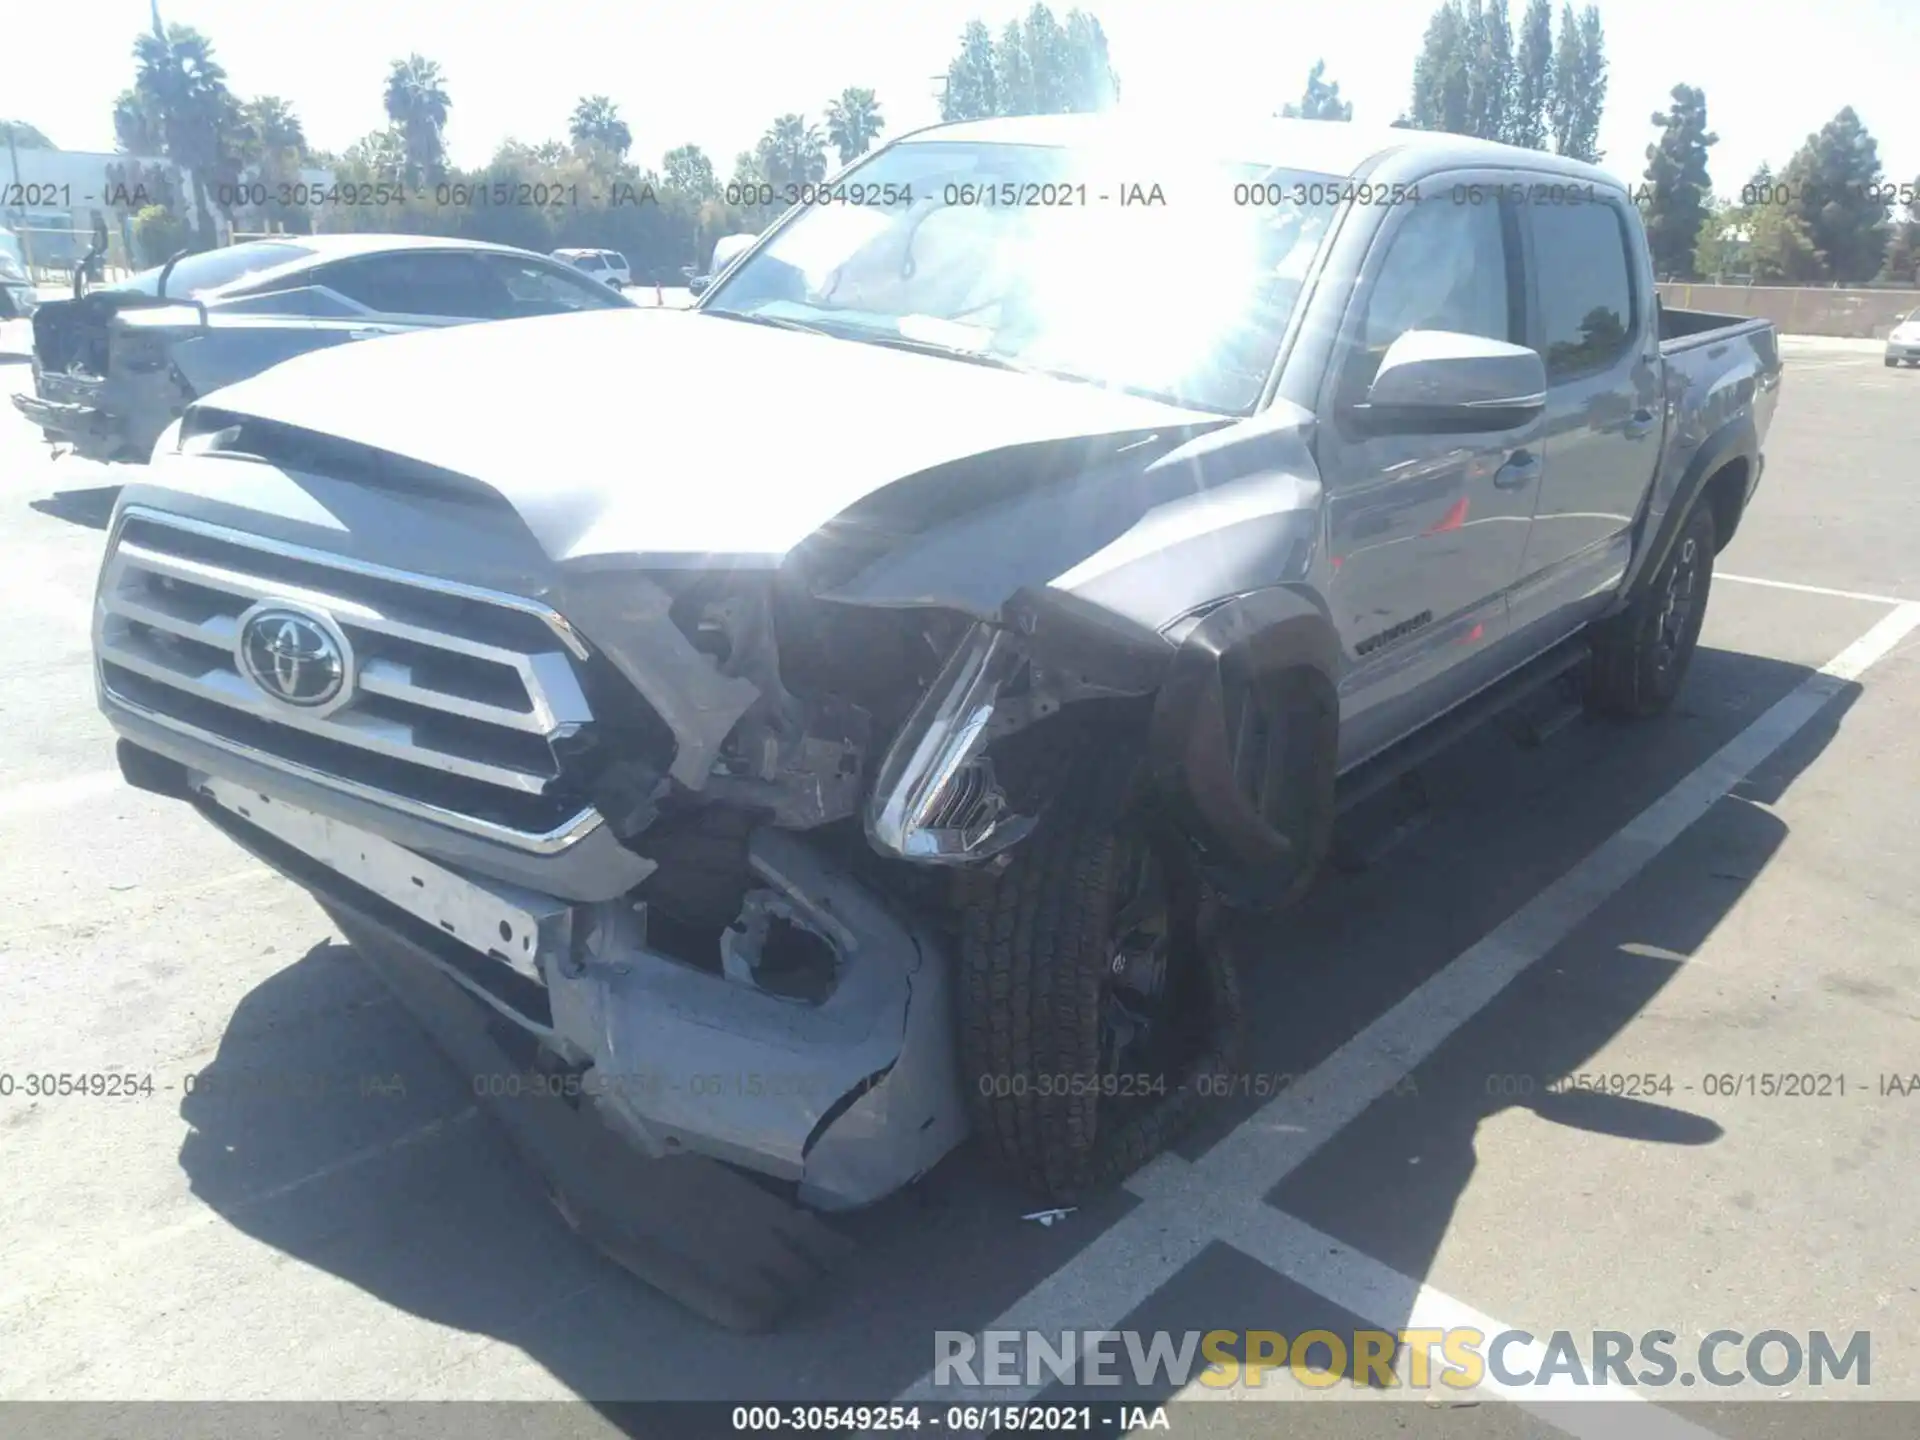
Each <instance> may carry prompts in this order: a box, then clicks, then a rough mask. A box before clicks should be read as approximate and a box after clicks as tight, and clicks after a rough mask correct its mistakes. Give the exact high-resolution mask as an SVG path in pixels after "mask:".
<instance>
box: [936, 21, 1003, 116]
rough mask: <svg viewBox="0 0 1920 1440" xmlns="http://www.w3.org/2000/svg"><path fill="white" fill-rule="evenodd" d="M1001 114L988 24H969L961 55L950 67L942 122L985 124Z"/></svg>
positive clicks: (961, 36)
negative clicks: (962, 121)
mask: <svg viewBox="0 0 1920 1440" xmlns="http://www.w3.org/2000/svg"><path fill="white" fill-rule="evenodd" d="M999 113H1000V89H999V82H998V77H997V76H996V74H995V71H994V68H993V36H992V34H991V33H990V32H989V31H988V30H987V27H986V24H985V23H984V22H983V21H979V20H969V21H968V22H967V26H966V29H964V30H962V31H961V32H960V53H959V54H958V55H956V56H954V57H953V60H952V62H951V63H950V64H949V65H948V66H947V85H946V90H945V91H944V93H942V95H941V96H940V118H941V119H942V120H983V119H985V118H986V117H987V116H989V115H998V114H999Z"/></svg>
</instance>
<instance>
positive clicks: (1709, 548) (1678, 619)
mask: <svg viewBox="0 0 1920 1440" xmlns="http://www.w3.org/2000/svg"><path fill="white" fill-rule="evenodd" d="M1713 555H1714V528H1713V510H1712V509H1711V507H1709V506H1708V505H1706V504H1705V503H1704V502H1700V503H1697V504H1696V505H1695V506H1694V509H1693V512H1692V513H1691V514H1690V515H1688V516H1687V519H1686V522H1685V524H1684V525H1682V526H1681V529H1680V535H1679V538H1678V539H1676V540H1675V541H1674V543H1673V550H1672V552H1671V553H1670V554H1669V555H1668V556H1667V559H1666V562H1665V563H1664V564H1662V565H1661V567H1660V570H1659V572H1658V573H1657V574H1656V575H1655V576H1654V577H1653V582H1652V583H1651V584H1650V585H1648V586H1647V588H1646V590H1645V591H1644V592H1642V593H1641V595H1640V597H1639V598H1638V599H1636V600H1635V601H1634V602H1633V604H1632V605H1630V606H1628V608H1627V609H1626V610H1624V611H1623V612H1621V613H1620V614H1619V615H1616V616H1615V617H1613V618H1612V619H1611V620H1609V621H1607V622H1606V623H1605V624H1604V625H1602V626H1601V627H1600V628H1599V630H1598V632H1597V633H1596V635H1595V637H1594V658H1593V673H1592V678H1591V683H1590V685H1589V687H1588V694H1587V700H1588V704H1589V705H1591V706H1592V708H1594V709H1595V710H1598V711H1600V712H1601V713H1602V714H1607V715H1619V716H1623V717H1626V718H1629V719H1642V718H1645V717H1648V716H1652V715H1658V714H1659V713H1660V712H1661V711H1663V710H1665V709H1666V708H1667V707H1668V706H1669V705H1671V704H1672V703H1673V698H1674V696H1675V695H1677V694H1679V692H1680V683H1681V681H1683V680H1684V679H1685V678H1686V674H1687V667H1688V665H1689V664H1690V663H1692V660H1693V652H1694V648H1695V646H1696V644H1697V642H1698V641H1699V639H1700V625H1701V622H1702V621H1703V620H1704V619H1705V618H1706V613H1707V592H1708V590H1709V589H1710V588H1711V587H1712V584H1713Z"/></svg>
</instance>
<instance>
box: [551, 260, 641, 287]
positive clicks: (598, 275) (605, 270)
mask: <svg viewBox="0 0 1920 1440" xmlns="http://www.w3.org/2000/svg"><path fill="white" fill-rule="evenodd" d="M553 258H554V259H556V260H564V261H565V262H566V263H567V264H569V265H571V266H573V268H574V269H576V270H578V271H579V272H580V273H581V274H583V275H591V276H592V277H593V278H594V279H596V280H598V281H599V282H600V283H601V284H602V285H610V286H612V287H613V288H614V289H615V290H621V289H624V288H626V287H627V286H628V285H631V284H632V283H633V271H632V269H631V267H629V266H628V264H627V257H626V256H624V255H622V254H621V253H620V252H619V251H618V250H556V251H554V252H553Z"/></svg>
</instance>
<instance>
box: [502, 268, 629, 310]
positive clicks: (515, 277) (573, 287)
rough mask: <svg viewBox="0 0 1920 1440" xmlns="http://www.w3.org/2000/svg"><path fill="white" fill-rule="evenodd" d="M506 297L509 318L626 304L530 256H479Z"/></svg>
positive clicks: (602, 287)
mask: <svg viewBox="0 0 1920 1440" xmlns="http://www.w3.org/2000/svg"><path fill="white" fill-rule="evenodd" d="M476 258H478V260H479V261H480V263H481V265H482V266H484V267H485V268H486V269H487V270H488V272H489V273H490V274H491V275H492V276H493V277H494V283H495V284H496V285H498V286H499V288H500V290H501V293H502V294H503V295H504V296H505V297H506V300H505V304H506V306H507V311H506V313H507V314H509V315H553V314H558V313H560V312H562V311H566V310H610V309H613V308H615V307H617V306H620V305H622V304H624V303H625V302H623V301H622V300H621V299H620V297H619V294H618V292H616V291H614V290H611V289H609V288H608V287H607V286H605V285H602V284H600V283H599V282H598V281H593V280H582V279H581V278H580V277H579V276H577V275H571V274H569V273H568V272H567V271H565V270H562V269H561V268H560V267H559V266H557V265H549V264H547V263H546V262H545V261H543V260H537V259H535V258H534V257H532V256H531V255H529V256H525V257H522V256H518V255H498V254H490V255H481V256H478V257H476Z"/></svg>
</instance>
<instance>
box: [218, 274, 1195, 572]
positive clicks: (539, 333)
mask: <svg viewBox="0 0 1920 1440" xmlns="http://www.w3.org/2000/svg"><path fill="white" fill-rule="evenodd" d="M205 403H206V404H207V405H208V406H210V407H212V408H216V409H219V410H226V411H233V412H237V413H239V414H242V415H248V416H257V417H259V418H262V419H266V420H273V421H278V422H280V423H282V424H286V425H293V426H298V427H301V428H303V429H306V430H312V431H318V432H320V433H322V434H325V435H330V436H337V437H339V438H342V439H345V440H350V441H354V442H357V443H359V444H362V445H368V446H372V447H375V448H376V449H380V450H385V451H389V452H391V453H394V454H397V455H401V456H405V457H407V458H409V459H412V460H417V461H420V462H423V463H426V464H429V465H434V466H438V467H440V468H442V469H445V470H450V471H454V472H456V473H458V474H461V475H465V476H468V477H471V478H472V479H474V480H477V481H479V482H480V483H482V484H483V485H486V486H488V487H490V488H491V489H493V490H495V491H497V492H498V493H499V494H501V495H502V496H504V497H505V498H506V500H507V501H508V502H509V503H510V504H512V505H513V507H514V508H515V509H516V510H517V511H518V512H519V514H520V516H521V518H522V519H523V520H524V521H525V523H526V524H527V526H528V527H529V528H530V529H531V530H532V531H533V533H534V535H535V537H536V538H537V539H538V540H539V542H540V544H541V547H542V549H543V550H545V552H546V553H547V554H548V555H549V556H550V557H552V558H553V559H555V560H559V561H566V560H575V559H581V558H584V557H588V556H593V555H632V554H643V555H648V556H660V557H662V558H663V559H665V558H669V557H672V556H674V555H699V556H703V557H711V556H729V555H738V556H748V555H772V554H784V553H785V552H786V551H788V550H790V549H791V548H792V547H793V546H794V545H796V544H798V543H799V542H800V541H801V540H803V539H805V538H806V537H807V536H808V535H809V534H811V533H812V532H813V531H815V530H816V529H818V528H819V527H820V526H821V525H822V524H824V523H825V522H826V521H828V520H830V519H832V518H833V517H834V516H835V515H836V514H838V513H839V512H841V511H842V510H844V509H846V508H847V507H848V506H849V505H851V504H853V503H854V502H855V501H858V500H860V499H862V498H863V497H865V496H866V495H869V494H871V493H872V492H874V491H876V490H879V489H882V488H884V487H885V486H887V485H889V484H891V483H892V482H894V481H896V480H899V479H903V478H905V477H907V476H909V475H915V474H918V473H920V472H922V471H925V470H930V469H933V468H935V467H938V466H941V465H944V464H948V463H951V462H954V461H957V460H963V459H966V458H967V457H970V456H975V455H980V454H983V453H986V452H990V451H994V450H999V449H1002V448H1004V447H1007V446H1016V445H1031V444H1035V443H1044V442H1049V441H1070V440H1074V439H1079V438H1096V437H1102V436H1109V435H1129V434H1136V433H1142V432H1146V433H1153V432H1167V431H1171V430H1179V429H1183V428H1186V427H1192V426H1199V427H1201V428H1206V427H1208V426H1211V425H1218V424H1222V423H1225V422H1224V420H1223V417H1221V416H1218V415H1209V414H1205V413H1203V412H1197V411H1189V410H1183V409H1180V408H1177V407H1174V406H1170V405H1165V404H1161V403H1159V402H1157V401H1152V400H1144V399H1140V398H1137V397H1134V396H1130V395H1124V394H1119V393H1116V392H1112V391H1107V390H1102V389H1100V388H1098V387H1096V386H1092V385H1082V384H1075V383H1073V382H1070V381H1060V380H1054V379H1050V378H1048V377H1045V376H1034V375H1021V374H1017V373H1013V372H1009V371H1001V370H994V369H990V368H988V367H985V366H978V365H971V364H967V363H965V362H962V361H955V360H947V359H942V358H940V357H938V356H926V355H916V354H911V353H906V352H902V351H898V350H889V349H884V348H882V347H880V346H875V345H863V344H858V343H855V342H852V341H843V340H832V339H825V338H822V337H819V336H814V335H806V334H799V333H795V332H792V331H784V330H777V329H773V328H770V327H766V326H760V325H751V324H746V323H743V322H740V321H733V320H726V319H722V318H719V317H716V316H711V315H702V314H700V313H699V312H698V311H680V310H650V309H630V310H606V311H596V312H593V313H589V314H578V315H556V316H543V317H540V318H538V319H531V320H512V321H498V322H492V323H485V324H477V325H463V326H459V327H456V328H452V329H446V330H431V331H423V332H418V333H414V334H409V335H400V336H394V337H392V338H388V339H380V340H370V341H365V342H362V343H359V344H355V345H346V346H341V347H339V348H336V349H332V350H324V351H319V352H316V353H313V354H310V355H304V356H300V357H298V358H296V359H293V360H289V361H287V362H286V363H285V364H282V365H278V366H275V367H274V368H273V369H271V370H267V371H265V372H263V373H262V374H260V375H257V376H254V377H252V378H250V379H247V380H243V381H241V382H239V383H238V384H236V385H232V386H229V387H228V388H226V389H224V390H219V391H216V392H214V394H213V395H211V396H209V397H207V400H206V402H205Z"/></svg>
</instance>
